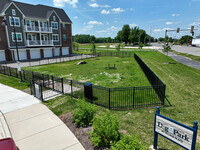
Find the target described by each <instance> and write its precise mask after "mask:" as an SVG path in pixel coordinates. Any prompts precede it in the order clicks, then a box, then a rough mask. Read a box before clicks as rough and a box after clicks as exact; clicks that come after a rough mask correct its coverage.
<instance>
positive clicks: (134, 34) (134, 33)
mask: <svg viewBox="0 0 200 150" xmlns="http://www.w3.org/2000/svg"><path fill="white" fill-rule="evenodd" d="M138 41H139V27H137V26H136V27H134V29H133V28H132V29H131V31H130V34H129V42H130V43H133V44H134V43H136V42H138Z"/></svg>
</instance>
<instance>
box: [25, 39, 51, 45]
mask: <svg viewBox="0 0 200 150" xmlns="http://www.w3.org/2000/svg"><path fill="white" fill-rule="evenodd" d="M26 45H27V46H53V41H52V40H46V41H40V40H26Z"/></svg>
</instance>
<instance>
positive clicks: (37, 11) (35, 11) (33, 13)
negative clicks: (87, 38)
mask: <svg viewBox="0 0 200 150" xmlns="http://www.w3.org/2000/svg"><path fill="white" fill-rule="evenodd" d="M1 1H2V3H0V12H1V13H2V12H3V11H4V10H5V7H6V6H8V4H10V3H11V2H14V3H15V5H16V6H17V7H18V8H19V9H20V10H21V11H22V13H23V14H24V15H25V17H27V18H37V19H45V20H46V19H48V16H49V12H52V11H55V12H56V14H57V15H58V16H59V18H60V19H61V21H62V22H66V23H72V21H71V20H70V18H69V17H68V15H67V14H66V13H65V11H64V10H63V9H60V8H55V7H50V6H45V5H31V4H26V3H21V2H16V1H10V0H1Z"/></svg>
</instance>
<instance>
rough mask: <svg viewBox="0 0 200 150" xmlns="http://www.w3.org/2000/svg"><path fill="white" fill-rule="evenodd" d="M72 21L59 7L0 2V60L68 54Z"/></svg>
mask: <svg viewBox="0 0 200 150" xmlns="http://www.w3.org/2000/svg"><path fill="white" fill-rule="evenodd" d="M71 25H72V22H71V20H70V19H69V17H68V16H67V14H66V13H65V11H64V10H63V9H59V8H54V7H49V6H44V5H30V4H25V3H20V2H15V1H10V0H1V3H0V61H15V60H17V51H16V43H15V35H14V29H15V31H16V39H17V45H18V49H19V58H20V60H30V59H41V58H49V57H56V56H65V55H70V54H72V27H71Z"/></svg>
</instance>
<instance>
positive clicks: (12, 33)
mask: <svg viewBox="0 0 200 150" xmlns="http://www.w3.org/2000/svg"><path fill="white" fill-rule="evenodd" d="M17 34H20V35H21V40H20V41H19V40H18V39H17V42H22V41H23V38H22V33H21V32H16V37H17ZM13 35H14V32H11V36H12V41H13V42H15V40H14V39H13Z"/></svg>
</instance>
